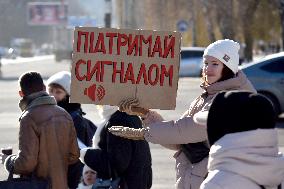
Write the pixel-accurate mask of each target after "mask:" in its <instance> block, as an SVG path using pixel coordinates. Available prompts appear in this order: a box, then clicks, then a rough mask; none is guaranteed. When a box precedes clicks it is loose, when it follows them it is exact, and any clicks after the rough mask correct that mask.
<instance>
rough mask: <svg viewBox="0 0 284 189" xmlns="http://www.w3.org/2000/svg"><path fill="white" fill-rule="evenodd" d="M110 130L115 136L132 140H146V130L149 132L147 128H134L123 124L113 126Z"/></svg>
mask: <svg viewBox="0 0 284 189" xmlns="http://www.w3.org/2000/svg"><path fill="white" fill-rule="evenodd" d="M108 130H109V132H110V133H112V134H113V135H115V136H119V137H122V138H127V139H131V140H144V134H145V132H147V129H145V128H140V129H134V128H130V127H123V126H112V127H110V128H109V129H108Z"/></svg>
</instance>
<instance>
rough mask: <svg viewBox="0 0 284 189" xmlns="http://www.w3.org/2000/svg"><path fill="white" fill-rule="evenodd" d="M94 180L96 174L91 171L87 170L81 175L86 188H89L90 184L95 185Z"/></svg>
mask: <svg viewBox="0 0 284 189" xmlns="http://www.w3.org/2000/svg"><path fill="white" fill-rule="evenodd" d="M96 178H97V173H96V172H95V171H93V170H88V171H86V172H85V173H84V175H83V179H84V183H85V184H86V185H87V186H89V185H91V184H95V182H96Z"/></svg>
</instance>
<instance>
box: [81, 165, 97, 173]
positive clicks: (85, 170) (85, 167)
mask: <svg viewBox="0 0 284 189" xmlns="http://www.w3.org/2000/svg"><path fill="white" fill-rule="evenodd" d="M87 171H94V170H93V169H91V168H90V167H89V166H87V165H85V166H84V168H83V172H82V175H84V174H85V173H86V172H87ZM94 172H96V171H94Z"/></svg>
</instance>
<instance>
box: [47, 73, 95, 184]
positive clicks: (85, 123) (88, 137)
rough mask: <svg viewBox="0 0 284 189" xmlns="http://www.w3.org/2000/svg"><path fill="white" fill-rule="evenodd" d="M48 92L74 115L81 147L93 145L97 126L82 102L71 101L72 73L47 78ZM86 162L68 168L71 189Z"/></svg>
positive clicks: (77, 182) (77, 180) (76, 182)
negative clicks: (84, 109) (85, 111)
mask: <svg viewBox="0 0 284 189" xmlns="http://www.w3.org/2000/svg"><path fill="white" fill-rule="evenodd" d="M47 86H48V93H49V94H50V95H52V96H54V97H55V99H56V101H57V105H58V106H60V107H62V108H63V109H65V110H66V111H67V112H68V113H69V114H70V115H71V117H72V119H73V122H74V127H75V129H76V134H77V140H78V144H79V148H82V146H83V147H86V146H92V138H93V135H94V134H95V131H96V129H97V127H96V126H95V125H94V124H93V123H92V122H91V121H90V120H88V119H87V118H85V117H84V115H85V113H84V112H83V111H82V108H81V104H79V103H70V102H69V98H70V86H71V73H70V72H67V71H61V72H58V73H56V74H54V75H52V76H51V77H50V78H49V79H48V80H47ZM83 166H84V164H82V163H81V162H80V161H78V162H77V163H75V164H73V165H70V166H69V168H68V186H69V188H70V189H75V188H77V186H78V184H79V182H80V178H81V173H82V170H83Z"/></svg>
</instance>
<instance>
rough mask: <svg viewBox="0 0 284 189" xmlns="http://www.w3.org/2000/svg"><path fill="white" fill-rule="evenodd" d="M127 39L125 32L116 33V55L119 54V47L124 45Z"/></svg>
mask: <svg viewBox="0 0 284 189" xmlns="http://www.w3.org/2000/svg"><path fill="white" fill-rule="evenodd" d="M127 41H128V37H127V35H126V34H121V33H119V34H118V38H117V55H120V48H121V47H122V46H125V45H126V44H127Z"/></svg>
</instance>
